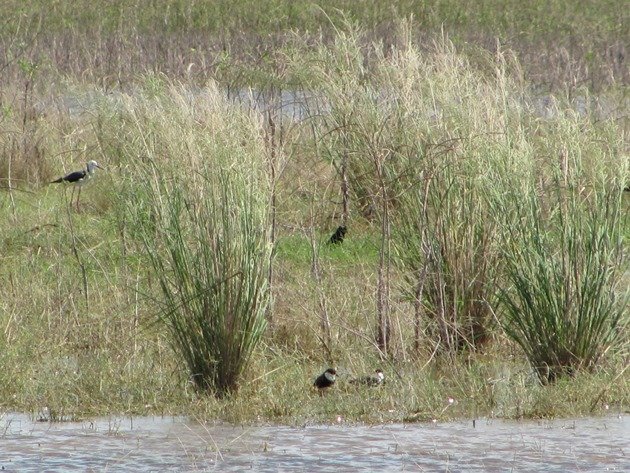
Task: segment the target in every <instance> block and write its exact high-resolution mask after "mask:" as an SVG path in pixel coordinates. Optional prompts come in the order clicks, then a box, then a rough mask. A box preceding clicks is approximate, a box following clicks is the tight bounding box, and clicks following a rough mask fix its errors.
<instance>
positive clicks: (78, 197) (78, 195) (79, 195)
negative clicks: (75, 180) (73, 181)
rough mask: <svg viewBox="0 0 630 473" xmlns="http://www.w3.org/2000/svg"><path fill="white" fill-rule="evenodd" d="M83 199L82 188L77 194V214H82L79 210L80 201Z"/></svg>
mask: <svg viewBox="0 0 630 473" xmlns="http://www.w3.org/2000/svg"><path fill="white" fill-rule="evenodd" d="M80 198H81V188H80V187H79V191H78V192H77V212H80V211H81V210H80V209H79V199H80Z"/></svg>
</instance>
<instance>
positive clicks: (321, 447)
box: [0, 413, 630, 473]
mask: <svg viewBox="0 0 630 473" xmlns="http://www.w3.org/2000/svg"><path fill="white" fill-rule="evenodd" d="M629 419H630V418H629V417H625V416H614V417H602V418H584V419H571V420H557V421H540V422H536V421H527V422H508V421H498V420H477V421H476V424H475V427H473V424H472V422H455V423H444V424H440V423H435V424H389V425H378V426H364V425H344V424H333V425H320V426H307V427H303V428H293V427H282V426H261V427H258V426H255V427H252V426H248V427H236V426H231V425H214V424H212V425H209V424H201V423H199V422H195V421H191V420H188V419H185V418H172V417H169V418H155V417H150V418H149V417H144V418H133V419H130V418H108V419H97V420H94V421H85V422H63V423H43V422H33V421H32V420H31V419H30V418H29V417H28V416H25V415H22V414H14V413H4V414H0V469H1V470H3V471H14V472H23V471H37V472H39V471H51V472H53V471H99V472H100V471H143V472H144V471H156V472H158V471H159V472H161V471H221V472H224V471H228V472H240V471H245V470H249V471H263V472H284V471H288V472H294V471H297V472H301V471H303V472H311V471H317V472H335V473H338V472H346V471H348V472H350V471H374V472H381V471H442V472H469V471H472V472H481V471H490V472H494V471H496V472H504V471H514V472H533V471H549V472H568V471H580V472H595V471H623V472H630V458H629V457H628V455H629V454H630V420H629Z"/></svg>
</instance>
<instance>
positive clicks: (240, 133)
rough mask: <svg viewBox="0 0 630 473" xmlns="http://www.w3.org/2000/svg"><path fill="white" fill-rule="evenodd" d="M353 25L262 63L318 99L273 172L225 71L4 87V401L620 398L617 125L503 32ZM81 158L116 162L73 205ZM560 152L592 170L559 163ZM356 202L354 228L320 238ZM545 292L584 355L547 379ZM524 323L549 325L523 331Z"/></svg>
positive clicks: (336, 409) (317, 403) (552, 402)
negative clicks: (539, 67)
mask: <svg viewBox="0 0 630 473" xmlns="http://www.w3.org/2000/svg"><path fill="white" fill-rule="evenodd" d="M339 33H340V34H339V35H338V36H335V38H334V39H335V41H334V42H333V43H334V44H332V45H331V43H330V42H328V41H326V40H322V41H321V42H320V43H316V44H315V45H313V43H312V38H310V37H309V38H306V40H305V41H304V42H303V43H301V42H300V41H299V40H296V41H294V42H293V43H292V44H291V48H288V49H287V50H282V51H281V54H278V55H277V56H274V57H275V58H276V59H278V60H282V61H285V62H283V63H282V64H279V65H278V64H276V66H279V67H277V68H276V70H277V71H280V72H281V74H278V75H277V76H276V77H274V81H275V80H277V79H279V78H282V79H283V80H286V86H287V89H289V86H290V87H293V88H294V89H291V90H295V88H297V89H303V90H312V91H313V92H314V95H315V98H312V97H308V99H309V100H313V101H311V102H309V103H307V104H306V107H307V108H308V107H312V108H311V109H310V112H312V113H310V114H307V116H306V117H302V118H300V119H296V120H295V121H294V123H292V124H291V126H290V127H284V128H283V127H282V126H281V125H279V126H278V131H277V133H278V135H277V136H278V137H280V136H282V139H283V146H284V147H285V148H286V149H287V150H288V151H290V152H288V154H287V155H288V156H290V159H287V161H286V163H283V165H282V171H281V172H278V174H277V175H276V176H274V177H273V178H271V177H270V176H269V175H267V172H268V170H269V169H270V166H269V159H271V158H270V147H269V146H268V139H267V134H266V133H265V129H264V123H265V114H264V112H263V113H261V112H260V111H259V110H256V109H251V110H249V109H247V107H245V106H244V105H243V103H236V102H231V101H229V100H226V99H225V95H227V94H224V93H223V92H221V90H222V89H221V87H220V86H219V87H217V86H216V85H214V83H213V82H212V81H208V82H207V83H206V84H205V85H204V87H201V88H199V87H194V86H192V83H190V82H185V83H184V84H182V83H179V82H177V80H176V79H173V78H171V77H169V76H168V75H166V74H163V73H159V72H158V73H156V72H152V73H150V74H144V73H141V74H138V75H136V76H135V77H134V81H135V82H134V85H135V88H134V90H133V91H132V92H129V93H125V92H123V91H120V93H115V94H111V93H110V91H109V89H107V88H106V87H103V86H102V85H98V84H97V85H94V84H92V85H90V84H86V83H85V82H84V81H81V82H75V81H74V79H73V78H72V75H68V76H67V77H66V82H65V84H66V87H67V89H66V90H63V91H62V92H61V95H62V96H64V97H66V96H68V95H70V96H72V95H73V94H77V95H79V96H80V97H89V100H87V99H86V100H85V101H84V103H83V104H82V105H83V109H82V112H81V113H78V112H76V110H71V109H70V107H64V106H59V107H57V108H53V109H51V110H47V111H46V113H43V112H42V113H37V114H36V116H35V117H31V118H29V117H30V114H29V113H26V110H23V112H24V113H22V114H20V113H17V111H19V110H22V109H20V108H19V107H17V105H19V101H14V102H11V101H8V100H6V97H8V95H10V89H4V90H3V93H4V94H5V95H3V100H4V102H3V104H5V105H7V107H5V108H4V109H3V110H4V114H3V120H2V121H0V132H1V133H0V136H3V137H4V136H6V137H13V138H15V137H19V138H21V139H20V140H18V139H13V138H11V139H7V140H5V141H4V142H3V144H4V145H5V146H4V147H3V148H2V158H1V159H2V160H3V162H2V166H0V169H1V170H2V172H3V173H7V172H8V171H7V169H8V165H7V163H8V162H9V161H8V159H9V158H11V161H10V164H11V179H12V185H11V188H10V189H9V188H7V187H6V186H5V187H4V188H3V189H2V190H1V191H0V192H1V194H0V197H1V200H0V212H1V214H0V218H1V219H2V221H4V222H6V223H7V224H6V225H2V226H0V250H1V251H0V283H1V284H0V327H2V331H0V368H1V369H0V407H2V408H3V409H20V410H26V411H31V412H37V411H38V410H39V409H42V408H43V407H47V408H48V409H49V411H52V412H55V413H56V414H55V415H56V417H57V418H59V419H62V418H67V416H68V415H70V416H81V415H93V414H107V413H113V412H116V413H122V414H136V413H186V414H190V415H194V416H197V417H200V418H204V419H217V418H218V419H222V420H228V421H233V422H256V421H274V422H283V423H293V424H299V425H301V424H303V423H307V422H322V421H323V422H337V421H338V419H340V418H341V419H343V420H344V421H365V422H389V421H401V420H407V421H424V420H432V419H451V418H457V417H476V416H478V415H479V416H483V415H488V416H498V417H508V418H518V417H549V416H574V415H582V414H586V413H591V412H605V406H614V407H615V408H618V409H619V410H620V411H623V410H625V409H627V406H628V403H629V402H630V381H629V379H628V374H627V371H626V370H625V367H626V366H627V356H628V350H627V348H628V337H627V333H624V330H626V327H627V321H628V311H627V306H623V305H621V304H620V303H621V302H622V298H621V293H622V292H623V291H622V290H621V289H623V283H624V281H626V282H627V277H628V275H627V270H626V269H627V267H628V259H627V258H628V255H627V241H628V240H627V239H628V237H629V235H630V229H629V228H628V222H627V219H624V218H621V215H622V214H623V211H624V210H625V211H626V212H627V205H628V195H627V193H625V194H623V193H622V192H621V188H622V185H621V183H622V182H628V174H627V172H628V170H627V169H628V167H627V166H628V165H627V156H628V155H627V143H626V141H625V140H626V136H625V135H624V133H625V132H626V130H624V128H623V126H624V125H623V123H622V122H620V121H615V120H614V118H608V117H606V116H594V115H590V114H589V113H581V112H577V111H575V109H576V106H575V102H571V101H570V100H567V101H563V100H562V99H561V98H560V99H558V101H557V103H558V108H559V110H564V111H566V113H567V114H566V115H565V114H564V113H560V111H554V112H551V113H550V114H549V115H548V116H541V114H540V113H538V111H537V110H535V109H533V108H532V107H530V106H529V105H528V103H531V102H528V93H529V84H528V83H527V82H526V81H525V80H524V78H523V75H522V74H521V73H520V72H519V70H520V69H519V66H518V62H517V61H516V60H515V59H513V58H512V56H511V55H510V53H508V52H505V54H499V53H497V54H495V55H488V54H487V53H483V52H479V51H477V52H474V51H470V50H466V52H465V55H464V53H463V52H462V51H459V50H458V49H457V48H456V47H455V46H454V45H453V44H451V43H449V42H448V41H443V39H442V40H440V41H437V42H436V43H435V45H434V46H432V47H431V48H426V47H420V46H419V45H418V44H417V43H416V42H415V41H414V39H413V35H411V34H406V33H404V30H403V32H402V33H401V34H400V36H399V37H397V41H396V45H397V46H392V47H391V49H390V50H387V51H385V50H384V48H383V47H381V46H382V45H379V44H372V43H369V41H366V37H365V36H361V35H362V34H363V33H362V31H361V30H360V29H356V28H355V29H348V31H341V30H340V31H339ZM342 33H343V34H342ZM120 46H121V48H122V47H123V46H124V45H122V44H121V45H120ZM425 46H426V45H425ZM384 51H385V52H384ZM125 52H126V51H125V50H124V49H121V54H124V53H125ZM280 66H281V67H280ZM92 72H94V71H92ZM175 76H176V74H175ZM86 77H88V78H89V74H87V76H86ZM86 80H88V79H86ZM221 85H225V84H221ZM274 85H277V84H276V83H275V82H274ZM34 90H37V88H35V89H34ZM86 90H87V92H86ZM285 90H286V89H285ZM13 91H14V92H15V94H14V96H15V97H19V96H20V95H19V93H18V91H16V90H15V89H13ZM29 93H30V92H29ZM34 93H39V92H34ZM46 93H50V94H52V95H54V94H55V93H60V92H59V91H57V92H55V91H52V90H51V89H48V90H47V91H46ZM28 100H29V101H30V100H31V98H29V99H28ZM29 103H30V102H29ZM58 103H63V100H60V101H59V102H58ZM589 103H590V102H589ZM30 109H32V110H37V107H32V108H30ZM571 114H573V115H571ZM25 117H26V120H25V119H24V118H25ZM24 123H28V124H29V126H32V128H29V127H26V128H24V127H23V124H24ZM31 137H35V138H37V139H36V142H37V150H38V151H37V153H34V152H32V151H29V150H32V148H29V147H28V146H26V144H28V143H25V142H28V141H29V139H30V138H31ZM580 138H581V139H583V140H584V141H583V142H581V143H580V145H579V146H576V145H575V143H576V139H580ZM11 140H13V141H11ZM603 143H614V145H610V146H606V145H605V144H603ZM18 145H20V146H18ZM18 149H19V150H21V151H20V152H19V153H15V154H11V152H12V150H18ZM86 152H87V153H86ZM560 152H562V153H560ZM86 154H89V155H90V157H89V159H97V160H98V162H99V163H101V164H103V165H104V166H105V167H107V169H108V173H107V174H105V173H102V174H100V175H99V176H98V179H96V180H95V182H94V184H93V185H92V186H90V187H86V189H85V190H84V193H83V195H82V204H83V210H82V212H81V213H80V214H76V213H74V212H72V211H69V209H68V208H67V202H66V201H64V199H63V198H62V197H63V196H62V195H61V194H59V193H55V192H53V190H52V189H51V188H49V187H45V188H40V187H39V184H41V183H42V182H46V181H47V180H50V178H51V176H52V174H53V170H57V171H59V170H60V169H63V168H64V167H66V166H67V167H68V168H69V167H70V166H74V165H76V164H77V163H83V162H85V161H87V160H88V159H86V158H87V156H86ZM558 156H567V157H568V162H569V163H578V164H580V166H574V165H573V164H572V165H571V166H565V165H564V164H562V166H564V167H562V166H561V167H559V168H558ZM565 161H566V160H564V159H561V160H560V161H559V162H560V163H564V162H565ZM62 164H63V165H62ZM341 169H345V171H341ZM558 169H560V170H561V172H559V171H558ZM18 170H19V178H20V180H19V181H14V180H13V178H14V177H17V176H18V174H14V171H15V172H18ZM31 170H37V172H31ZM578 171H579V172H578ZM574 172H575V173H576V174H575V176H574V175H573V174H572V173H574ZM55 174H56V172H55ZM565 176H566V178H567V181H566V182H565ZM584 176H587V177H588V176H590V177H588V178H586V177H584ZM2 177H3V178H5V180H4V181H2V182H6V174H5V175H3V176H2ZM574 177H575V178H576V180H575V181H574V180H573V178H574ZM345 178H347V184H344V180H345ZM271 179H273V180H274V182H273V185H274V186H275V190H276V192H277V195H276V196H275V197H277V201H276V203H275V204H274V205H276V207H275V210H276V216H275V219H276V221H277V233H276V237H275V239H274V245H275V250H276V251H275V256H274V258H273V259H272V260H271V259H270V252H271V251H272V248H271V240H270V237H269V234H270V228H269V225H270V221H269V212H270V200H271V197H270V192H269V189H270V186H271V184H270V182H271ZM15 183H19V184H18V185H17V187H19V188H18V189H16V188H14V186H15V185H16V184H15ZM346 185H347V188H344V186H346ZM608 186H610V187H608ZM346 193H347V195H346ZM338 196H340V197H338ZM615 199H617V200H615ZM619 199H621V200H619ZM623 199H625V200H623ZM366 204H367V205H366ZM344 206H347V207H348V209H347V213H348V215H347V216H344V219H345V218H346V217H347V219H348V222H345V221H344V223H347V224H348V229H349V231H348V233H347V234H346V235H345V238H344V242H343V244H341V245H327V244H326V242H327V240H328V239H329V237H330V229H331V228H335V227H336V226H337V224H335V225H334V226H333V225H331V222H333V221H335V222H338V221H339V220H338V218H339V215H341V214H344V213H346V210H345V209H344V208H343V207H344ZM624 206H625V207H624ZM366 208H369V209H370V211H369V212H366V211H365V210H366ZM69 219H72V222H71V223H72V229H71V230H70V229H69V226H70V225H69V223H70V222H69ZM536 232H538V233H536ZM73 245H74V248H75V249H76V250H77V251H76V252H73V251H72V248H73ZM315 251H316V252H317V258H318V267H319V273H318V274H319V276H318V277H317V278H313V277H312V256H313V254H314V252H315ZM77 254H78V255H79V256H78V258H77ZM270 261H271V264H273V267H274V272H273V274H274V283H273V288H271V289H272V291H273V292H272V293H271V294H270V293H268V292H267V291H268V290H269V288H268V287H267V286H266V281H267V277H268V274H269V272H268V269H269V268H268V266H267V265H268V264H270ZM563 264H564V266H563ZM540 265H543V266H542V267H541V268H542V269H541V271H537V270H536V268H538V267H539V266H540ZM624 271H626V272H625V274H624ZM544 277H546V278H547V281H546V282H545V281H543V282H542V283H540V284H539V285H538V286H535V285H533V283H537V281H538V279H537V278H544ZM624 278H625V279H624ZM521 280H522V282H523V284H522V285H521V284H520V282H521ZM422 281H424V282H423V283H422V284H419V283H420V282H422ZM560 281H561V282H562V283H560ZM543 283H544V284H547V286H546V287H543ZM567 285H568V286H567ZM521 286H522V288H523V289H522V290H521ZM25 295H28V297H26V296H25ZM521 295H522V298H521V299H519V297H521ZM499 296H500V297H502V298H503V299H502V301H503V303H504V304H503V305H501V304H499V303H498V302H497V301H498V299H499ZM534 297H540V298H541V299H544V300H545V301H546V302H545V303H546V304H547V305H548V307H547V308H546V309H549V312H548V313H547V316H546V317H547V319H546V321H547V322H550V321H553V320H555V321H557V322H558V323H557V324H556V328H558V329H560V328H561V327H562V323H565V322H568V323H567V326H571V327H569V328H575V326H576V324H578V323H579V324H580V330H577V331H574V332H573V333H574V336H573V338H572V340H573V341H574V342H575V343H574V344H573V345H571V346H569V345H567V346H565V347H563V349H564V348H566V350H565V353H566V352H567V351H570V352H571V354H574V353H577V352H578V349H579V350H582V349H583V350H584V351H583V352H582V353H586V356H585V357H584V361H583V362H580V363H577V364H576V365H575V367H574V368H572V369H571V376H564V375H565V374H566V372H565V371H563V370H561V372H560V373H559V376H556V378H555V379H554V381H555V382H554V383H550V384H547V385H544V383H542V382H541V378H540V371H539V370H538V369H537V367H538V366H539V361H537V360H536V359H534V358H532V357H531V356H530V353H529V352H528V349H527V346H526V345H525V346H524V345H523V344H520V343H519V342H518V337H521V338H522V337H525V336H527V337H530V338H531V340H532V343H533V344H534V345H536V346H540V345H541V344H540V343H539V341H541V340H542V341H545V344H543V346H545V347H546V349H547V352H548V353H547V354H546V355H547V356H548V358H545V359H543V361H544V362H546V363H547V364H548V365H550V366H553V364H554V363H555V361H557V359H558V356H556V355H555V354H554V353H553V351H552V350H553V349H555V346H552V344H550V343H549V344H547V343H546V340H548V338H545V337H549V336H553V335H554V334H556V335H557V334H558V332H557V331H556V332H555V333H554V330H549V329H548V327H547V326H539V325H538V324H539V321H536V320H534V319H531V322H528V317H529V315H531V314H534V312H535V314H534V315H537V314H538V313H539V310H538V309H539V308H540V307H539V306H538V305H531V307H528V306H527V305H526V302H527V301H529V300H530V299H532V300H533V298H534ZM378 301H380V302H378ZM510 303H511V304H512V305H510ZM379 304H381V305H379ZM322 306H325V307H326V316H327V321H328V324H329V331H328V334H327V337H328V340H327V342H326V345H327V346H326V348H325V349H323V348H322V343H321V337H322V333H321V329H320V323H321V318H322V317H321V307H322ZM556 306H558V307H556ZM560 306H562V307H560ZM267 307H269V311H270V312H269V313H270V314H271V318H270V320H272V323H271V324H269V325H268V326H267V327H265V317H264V316H265V312H266V309H267ZM567 308H569V309H570V310H565V309H567ZM543 309H545V307H543ZM551 309H553V311H552V310H551ZM578 309H579V310H582V311H583V313H584V314H586V315H585V316H584V317H583V316H582V315H579V314H581V312H579V310H578ZM381 310H382V311H381ZM379 311H381V312H380V313H379ZM379 315H385V316H387V319H385V318H382V319H381V320H379ZM578 315H579V317H576V316H578ZM591 315H593V316H596V317H594V318H589V317H590V316H591ZM597 317H602V318H599V319H598V318H597ZM156 320H157V323H156ZM384 320H386V321H387V322H388V324H389V325H388V328H389V330H390V332H389V338H388V343H387V348H386V349H384V348H385V347H384V346H379V342H380V341H379V327H382V325H381V323H380V322H381V321H384ZM436 321H437V322H439V323H437V322H436ZM477 322H478V323H479V324H481V325H482V329H483V331H484V333H485V334H489V335H490V336H489V337H488V339H487V340H484V343H481V342H480V340H479V339H477V338H476V333H478V332H477V328H476V327H475V326H474V325H473V324H474V323H477ZM521 323H529V324H530V325H532V326H533V329H534V330H536V332H535V333H532V334H531V335H530V334H525V332H523V333H522V334H520V333H517V332H516V330H517V329H518V326H519V325H518V324H521ZM540 323H543V324H544V323H546V322H545V321H544V320H543V321H542V322H540ZM550 323H551V322H550ZM585 326H589V327H590V328H592V331H591V332H588V331H586V330H584V327H585ZM471 327H473V328H471ZM562 330H564V329H562ZM615 332H617V333H618V336H613V335H614V333H615ZM569 333H570V332H569V331H568V330H567V331H566V334H567V339H571V336H569V335H568V334H569ZM575 334H577V335H579V336H577V335H575ZM536 337H538V338H536ZM589 344H590V348H587V345H589ZM441 347H446V349H445V352H446V356H445V353H442V350H441ZM589 350H590V351H589ZM328 366H334V367H335V368H337V373H338V378H337V380H336V382H335V385H334V386H333V387H332V388H331V389H330V390H329V391H330V392H329V393H327V395H326V396H321V397H320V396H318V395H317V393H314V392H313V391H312V389H311V388H312V383H313V379H314V378H315V376H317V375H318V374H321V372H322V371H323V370H324V369H325V368H327V367H328ZM376 367H380V368H381V369H383V371H384V372H385V376H386V380H387V382H386V383H384V384H383V385H382V386H380V387H379V388H378V389H357V388H356V386H353V385H351V383H350V382H349V380H351V379H353V378H354V377H356V376H357V375H361V374H364V373H369V372H373V371H374V369H375V368H376ZM582 368H585V369H582ZM547 379H548V380H551V379H549V378H547ZM236 388H238V389H236ZM206 393H212V394H217V395H218V396H215V395H210V396H208V395H207V394H206Z"/></svg>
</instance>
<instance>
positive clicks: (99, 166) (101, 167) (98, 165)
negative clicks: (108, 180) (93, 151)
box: [96, 164, 105, 171]
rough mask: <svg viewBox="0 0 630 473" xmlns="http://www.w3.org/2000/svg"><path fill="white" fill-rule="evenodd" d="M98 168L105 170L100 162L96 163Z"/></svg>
mask: <svg viewBox="0 0 630 473" xmlns="http://www.w3.org/2000/svg"><path fill="white" fill-rule="evenodd" d="M96 167H97V168H99V169H102V170H103V171H105V168H104V167H103V166H101V165H100V164H97V165H96Z"/></svg>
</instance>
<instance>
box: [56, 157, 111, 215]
mask: <svg viewBox="0 0 630 473" xmlns="http://www.w3.org/2000/svg"><path fill="white" fill-rule="evenodd" d="M96 168H99V169H103V168H102V167H101V166H100V165H99V164H98V163H97V162H96V161H94V160H92V161H88V163H87V168H86V169H84V170H82V171H74V172H71V173H70V174H67V175H65V176H63V177H60V178H59V179H56V180H54V181H52V182H51V183H50V184H59V183H64V182H67V183H69V184H74V186H75V188H76V187H78V188H79V192H78V193H77V210H79V198H80V197H81V187H82V186H83V185H84V184H85V183H86V182H88V181H89V180H90V179H91V178H92V176H93V175H94V172H95V171H96ZM75 188H73V189H72V195H71V196H70V204H72V198H73V197H74V189H75Z"/></svg>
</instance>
